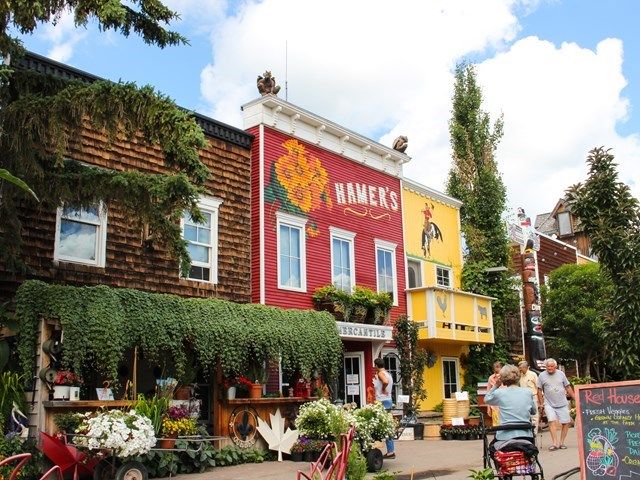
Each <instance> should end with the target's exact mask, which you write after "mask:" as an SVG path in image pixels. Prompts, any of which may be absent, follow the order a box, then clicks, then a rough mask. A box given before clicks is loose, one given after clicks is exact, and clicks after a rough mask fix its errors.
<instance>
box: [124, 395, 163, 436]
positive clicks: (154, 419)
mask: <svg viewBox="0 0 640 480" xmlns="http://www.w3.org/2000/svg"><path fill="white" fill-rule="evenodd" d="M169 401H170V400H169V399H168V398H167V397H158V396H157V395H154V396H153V397H151V398H150V399H147V398H145V396H144V395H142V394H141V393H140V394H138V399H137V400H136V402H135V403H134V404H133V409H134V410H135V411H136V413H137V414H139V415H143V416H145V417H147V418H148V419H150V420H151V424H152V425H153V431H154V433H155V436H156V437H160V432H161V431H162V419H163V418H164V416H165V414H166V413H167V410H168V409H169Z"/></svg>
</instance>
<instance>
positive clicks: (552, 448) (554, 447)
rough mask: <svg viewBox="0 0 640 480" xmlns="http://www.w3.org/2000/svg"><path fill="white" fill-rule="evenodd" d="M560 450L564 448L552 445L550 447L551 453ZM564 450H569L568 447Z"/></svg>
mask: <svg viewBox="0 0 640 480" xmlns="http://www.w3.org/2000/svg"><path fill="white" fill-rule="evenodd" d="M559 448H562V447H556V446H555V445H551V446H550V447H549V451H550V452H553V451H555V450H558V449H559ZM564 448H567V447H564Z"/></svg>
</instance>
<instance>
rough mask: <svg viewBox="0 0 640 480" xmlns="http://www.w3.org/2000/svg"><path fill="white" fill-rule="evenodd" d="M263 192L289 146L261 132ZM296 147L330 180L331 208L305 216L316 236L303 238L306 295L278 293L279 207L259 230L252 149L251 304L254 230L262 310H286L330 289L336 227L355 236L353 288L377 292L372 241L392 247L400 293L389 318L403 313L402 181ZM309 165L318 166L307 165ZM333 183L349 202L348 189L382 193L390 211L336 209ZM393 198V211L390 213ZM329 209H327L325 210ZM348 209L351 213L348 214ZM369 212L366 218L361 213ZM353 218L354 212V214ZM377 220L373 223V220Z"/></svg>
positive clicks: (270, 207)
mask: <svg viewBox="0 0 640 480" xmlns="http://www.w3.org/2000/svg"><path fill="white" fill-rule="evenodd" d="M249 132H250V133H252V134H253V135H256V142H258V141H259V139H258V135H259V131H258V129H257V128H255V129H250V130H249ZM264 137H265V138H264V156H265V159H264V162H265V163H264V170H263V171H264V179H263V182H264V187H265V188H267V187H268V186H269V185H270V183H271V181H272V178H271V169H272V165H273V163H274V162H276V161H277V160H278V159H279V158H280V157H282V156H284V155H286V154H287V148H286V147H285V146H284V143H285V142H286V141H288V140H291V139H292V137H289V136H287V135H285V134H283V133H280V132H277V131H275V130H272V129H270V128H268V127H264ZM296 141H297V142H298V143H299V144H302V145H303V146H304V150H305V152H304V153H305V155H306V157H307V159H308V160H309V159H312V158H313V157H315V158H317V159H318V160H319V161H320V163H321V164H322V167H323V168H324V169H325V170H326V172H327V175H328V194H329V197H330V199H331V200H330V202H329V201H326V202H322V203H321V204H320V206H319V207H318V208H316V209H312V210H311V211H309V212H308V214H307V227H309V226H310V225H312V224H315V225H316V226H317V235H315V236H313V232H312V235H310V234H309V229H308V230H307V235H306V263H307V265H306V277H307V291H306V292H304V293H300V292H293V291H289V290H281V289H278V288H277V275H278V271H277V258H276V257H277V244H276V242H277V231H276V227H277V218H276V213H277V212H278V210H279V208H281V203H280V202H279V201H276V202H273V203H269V202H266V201H265V205H264V209H265V211H264V225H262V226H260V223H259V220H260V211H259V194H260V191H259V188H260V187H259V178H258V177H257V175H259V168H260V167H259V161H260V159H259V153H260V151H259V148H258V144H256V145H254V148H253V149H252V165H253V168H252V170H253V171H252V215H253V216H252V220H253V226H254V230H253V234H252V240H253V242H252V252H253V261H252V267H253V272H252V273H253V278H254V283H253V288H252V291H253V292H252V298H253V301H254V302H257V301H259V295H260V289H259V278H258V277H259V274H260V270H259V236H258V235H257V232H256V230H257V229H258V228H263V231H264V240H265V251H264V259H263V260H264V262H265V276H266V298H265V300H266V302H265V303H266V304H268V305H275V306H281V307H288V308H313V304H312V299H311V296H312V294H313V292H314V290H315V289H316V288H318V287H320V286H323V285H327V284H330V283H331V234H330V231H329V227H336V228H340V229H343V230H347V231H349V232H353V233H355V234H356V236H355V245H354V251H355V271H356V284H357V285H361V286H366V287H369V288H372V289H374V290H376V289H377V275H376V257H375V255H376V247H375V240H376V239H378V240H384V241H387V242H391V243H394V244H396V251H395V262H396V276H397V288H398V292H397V293H398V306H397V307H394V308H393V309H392V312H391V315H392V318H394V319H395V318H397V316H398V315H399V314H404V313H406V298H405V295H404V289H405V272H404V242H403V234H402V203H401V202H402V196H401V188H400V181H399V179H398V178H396V177H393V176H391V175H387V174H385V173H383V172H380V171H378V170H375V169H373V168H370V167H367V166H365V165H362V164H359V163H357V162H355V161H353V160H349V159H346V158H344V157H341V156H339V155H337V154H335V153H333V152H329V151H326V150H324V149H322V148H319V147H317V146H315V145H311V144H309V143H306V142H304V141H302V140H297V139H296ZM311 162H312V163H313V165H317V164H316V163H314V162H313V160H311ZM335 183H341V184H343V188H344V191H345V197H347V193H346V192H347V187H346V184H347V183H353V184H355V183H358V184H361V185H362V184H366V185H368V186H369V185H370V186H372V187H374V188H375V192H378V190H377V189H378V187H381V188H384V189H385V192H386V193H385V195H386V197H385V198H386V203H387V205H388V207H389V208H384V207H381V206H379V205H378V206H369V210H368V211H367V209H366V208H365V206H364V205H361V204H352V205H346V204H339V202H338V198H337V196H336V188H335ZM391 192H395V198H396V202H397V209H392V207H391V205H392V201H391ZM329 203H331V207H330V208H329V205H328V204H329ZM347 207H351V211H350V210H349V209H348V208H347ZM365 211H367V214H366V216H365V215H364V214H363V212H365ZM353 212H358V213H359V215H358V214H355V213H353ZM374 217H375V218H374Z"/></svg>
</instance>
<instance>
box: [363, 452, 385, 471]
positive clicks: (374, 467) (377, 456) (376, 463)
mask: <svg viewBox="0 0 640 480" xmlns="http://www.w3.org/2000/svg"><path fill="white" fill-rule="evenodd" d="M382 462H383V458H382V452H381V451H380V449H379V448H372V449H371V450H369V451H368V452H367V471H369V472H379V471H380V469H381V468H382Z"/></svg>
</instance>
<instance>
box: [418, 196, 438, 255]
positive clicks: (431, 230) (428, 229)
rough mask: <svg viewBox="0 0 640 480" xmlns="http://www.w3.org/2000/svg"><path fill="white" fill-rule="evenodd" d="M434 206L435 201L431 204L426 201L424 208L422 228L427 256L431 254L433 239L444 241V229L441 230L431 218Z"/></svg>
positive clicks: (423, 246)
mask: <svg viewBox="0 0 640 480" xmlns="http://www.w3.org/2000/svg"><path fill="white" fill-rule="evenodd" d="M434 208H435V207H434V206H433V203H432V204H431V205H429V204H428V203H425V204H424V210H422V214H423V215H424V223H423V228H422V253H423V254H424V256H425V257H427V256H431V242H432V241H433V240H440V241H443V238H442V230H440V227H438V225H437V224H436V223H435V222H433V221H432V220H431V218H432V217H433V210H434Z"/></svg>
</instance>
